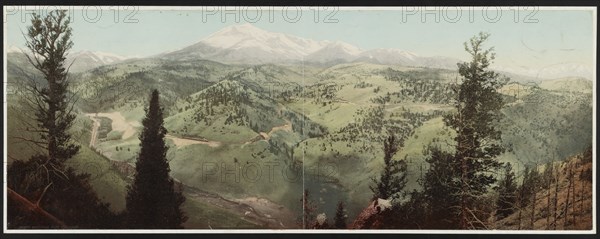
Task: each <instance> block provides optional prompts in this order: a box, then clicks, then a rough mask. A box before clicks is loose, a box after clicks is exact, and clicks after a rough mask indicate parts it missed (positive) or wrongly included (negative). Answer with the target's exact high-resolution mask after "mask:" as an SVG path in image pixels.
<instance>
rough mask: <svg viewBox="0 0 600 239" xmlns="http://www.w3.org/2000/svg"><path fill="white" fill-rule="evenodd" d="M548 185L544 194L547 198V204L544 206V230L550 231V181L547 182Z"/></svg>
mask: <svg viewBox="0 0 600 239" xmlns="http://www.w3.org/2000/svg"><path fill="white" fill-rule="evenodd" d="M547 184H548V187H547V188H548V190H547V193H546V197H547V199H548V200H547V204H546V230H549V229H550V203H551V200H550V198H551V189H552V184H551V183H550V180H548V181H547Z"/></svg>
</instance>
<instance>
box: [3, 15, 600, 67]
mask: <svg viewBox="0 0 600 239" xmlns="http://www.w3.org/2000/svg"><path fill="white" fill-rule="evenodd" d="M29 10H31V9H29ZM38 10H39V9H38ZM332 10H333V8H329V9H322V8H321V9H318V10H314V9H303V10H302V11H301V12H302V13H301V15H298V11H297V9H295V8H288V9H286V11H283V10H282V9H273V8H267V7H262V9H261V11H260V13H261V14H260V15H258V12H259V11H256V8H235V9H229V11H225V10H224V9H215V8H213V7H207V8H196V9H194V10H167V9H164V10H160V11H159V10H148V9H144V8H140V9H137V10H136V11H133V8H130V9H123V8H121V9H119V11H116V10H114V8H112V9H109V8H104V9H102V11H101V12H99V11H98V9H96V8H93V7H91V8H87V9H85V10H84V9H75V10H71V11H70V14H71V16H72V21H73V25H72V26H73V34H74V37H73V41H74V42H75V46H74V48H73V50H75V51H78V50H93V51H104V52H112V53H116V54H120V55H126V56H150V55H154V54H158V53H161V52H164V51H169V50H174V49H178V48H181V47H184V46H187V45H190V44H193V43H195V42H198V41H199V40H201V39H202V38H204V37H206V36H208V35H210V34H211V33H213V32H215V31H218V30H219V29H221V28H223V27H225V26H229V25H233V24H243V23H247V22H248V21H250V22H251V23H252V24H254V25H255V26H257V27H259V28H262V29H265V30H268V31H273V32H283V33H287V34H292V35H297V36H300V37H304V38H311V39H315V40H332V41H335V40H341V41H345V42H348V43H351V44H353V45H356V46H358V47H360V48H363V49H373V48H398V49H403V50H408V51H412V52H415V53H417V54H419V55H423V56H437V55H439V56H449V57H455V58H459V59H468V56H467V54H466V53H465V51H464V49H463V46H462V43H463V42H465V41H466V40H468V39H469V38H470V37H472V36H473V35H475V34H477V33H478V32H480V31H486V32H489V33H491V34H492V36H491V39H490V41H489V43H488V45H489V46H494V47H495V49H496V52H497V60H496V63H497V64H500V65H503V66H525V67H530V68H540V67H544V66H548V65H553V64H557V63H565V62H577V63H581V64H585V65H588V66H590V67H593V63H594V62H593V60H594V55H593V51H594V49H595V48H594V44H595V39H594V35H595V33H594V32H593V28H594V25H593V23H594V22H595V18H594V17H595V16H594V12H593V11H592V10H590V9H587V10H581V9H580V10H556V9H553V10H545V9H533V8H529V9H524V8H518V9H508V8H504V9H501V11H500V10H499V9H496V8H488V9H481V8H477V9H473V8H468V7H463V8H461V9H460V11H457V9H456V8H447V9H444V8H432V9H427V10H429V11H427V10H426V9H420V8H417V9H415V8H411V7H409V8H396V9H393V10H356V9H354V10H348V9H343V8H341V9H338V11H332ZM27 13H28V12H27V11H24V10H23V9H15V8H8V9H7V10H5V26H6V32H5V39H6V41H7V43H8V45H9V46H17V47H23V45H24V40H23V36H22V35H21V31H26V26H27V25H28V24H29V20H30V17H31V16H30V15H29V14H27ZM98 13H101V14H98ZM115 13H118V15H117V14H115ZM316 13H318V15H317V14H316ZM286 14H287V15H286ZM458 14H460V15H458ZM436 18H437V19H436ZM126 19H127V20H126ZM223 20H225V21H223ZM126 21H129V23H127V22H126ZM135 21H137V22H135ZM315 21H316V22H315Z"/></svg>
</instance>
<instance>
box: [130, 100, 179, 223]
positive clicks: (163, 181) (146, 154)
mask: <svg viewBox="0 0 600 239" xmlns="http://www.w3.org/2000/svg"><path fill="white" fill-rule="evenodd" d="M142 125H143V127H144V129H143V130H142V133H141V135H140V141H141V142H140V152H139V154H138V158H137V162H136V174H135V178H134V180H133V183H132V184H131V185H130V186H129V187H128V192H127V201H126V202H127V219H128V226H129V227H131V228H182V223H183V222H185V221H186V220H187V217H185V216H184V214H183V211H182V210H181V208H180V207H181V204H182V203H183V202H184V201H185V197H184V196H183V194H182V192H181V190H182V188H179V189H178V190H176V188H175V184H174V182H173V179H172V178H171V177H169V171H170V169H169V162H168V161H167V158H166V153H167V149H168V148H167V146H166V145H165V134H166V133H167V130H166V129H165V128H164V126H163V109H162V108H161V107H160V103H159V93H158V90H154V91H152V94H151V96H150V105H149V107H148V108H146V117H145V118H144V119H143V121H142Z"/></svg>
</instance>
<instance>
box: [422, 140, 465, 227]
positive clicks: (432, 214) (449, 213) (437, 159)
mask: <svg viewBox="0 0 600 239" xmlns="http://www.w3.org/2000/svg"><path fill="white" fill-rule="evenodd" d="M427 155H428V157H427V158H426V159H425V161H426V162H427V163H429V170H428V171H427V172H426V173H425V175H424V176H423V179H422V181H421V186H422V187H423V192H422V194H423V199H422V200H423V201H424V204H425V207H426V209H425V211H426V212H425V215H424V218H425V220H424V222H423V223H422V227H423V228H431V229H452V228H456V226H457V225H458V223H459V220H458V218H457V216H456V215H458V214H459V211H458V209H459V207H457V205H459V204H460V194H459V193H458V192H459V189H460V188H461V185H460V181H459V180H458V178H459V175H460V162H459V161H458V160H456V158H455V157H454V155H452V154H451V153H447V152H444V151H442V150H441V149H440V148H439V147H436V146H431V145H430V146H429V147H428V149H427Z"/></svg>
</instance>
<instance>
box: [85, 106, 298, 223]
mask: <svg viewBox="0 0 600 239" xmlns="http://www.w3.org/2000/svg"><path fill="white" fill-rule="evenodd" d="M117 114H118V116H117ZM86 115H87V116H88V117H90V118H91V119H92V121H93V122H94V124H93V126H92V136H91V138H90V147H91V148H95V147H96V141H97V137H98V128H99V127H100V121H99V120H98V119H97V118H95V117H96V116H99V117H108V118H111V119H112V120H113V130H115V129H125V130H130V129H134V127H133V126H132V125H131V124H129V126H123V122H125V121H124V120H123V119H124V118H122V116H121V115H120V113H119V112H114V113H98V114H86ZM110 116H113V117H110ZM114 116H117V117H114ZM119 116H120V117H119ZM115 119H117V120H115ZM115 124H117V127H115ZM288 126H289V128H290V129H291V124H289V123H288V124H287V125H284V126H280V127H279V128H278V129H277V130H280V129H287V128H288ZM274 130H276V129H275V128H273V130H271V132H269V135H270V134H272V133H273V132H274ZM126 132H127V131H126ZM133 135H135V131H134V132H131V131H129V133H127V136H128V137H131V136H133ZM128 137H127V138H128ZM123 138H126V137H125V134H124V136H123ZM167 138H169V139H171V140H173V142H174V143H175V145H176V146H177V147H183V146H185V145H190V144H207V145H208V146H210V147H218V146H220V145H221V144H220V142H215V141H203V140H195V139H186V138H178V137H175V136H172V135H167ZM100 153H102V152H100ZM102 154H104V156H105V157H106V158H108V159H109V160H110V161H111V163H112V164H113V165H121V166H123V165H124V164H126V165H125V166H126V167H125V168H124V169H123V168H121V170H119V169H117V171H118V172H119V173H121V174H124V176H126V177H132V176H133V175H132V174H133V173H134V172H135V170H134V168H133V167H134V166H133V165H130V164H128V163H125V162H121V161H116V160H113V159H111V158H110V155H108V154H105V153H102ZM176 181H178V180H176ZM182 185H183V186H184V188H185V190H184V192H185V194H186V197H188V198H190V199H192V200H199V201H202V202H205V203H209V204H211V205H213V206H216V207H219V208H222V209H225V210H227V211H230V212H232V213H234V214H237V215H239V216H240V218H241V219H243V220H246V221H249V222H251V223H253V224H256V225H259V226H266V227H268V228H279V229H285V228H295V221H294V218H295V217H294V214H293V213H292V212H291V211H290V210H289V209H287V208H285V207H284V206H282V205H279V204H276V203H274V202H272V201H269V200H267V199H264V198H257V197H247V198H242V199H232V200H230V199H226V198H223V197H222V196H220V195H218V194H215V193H210V192H206V191H203V190H201V189H198V188H195V187H192V186H189V185H185V184H182Z"/></svg>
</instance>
